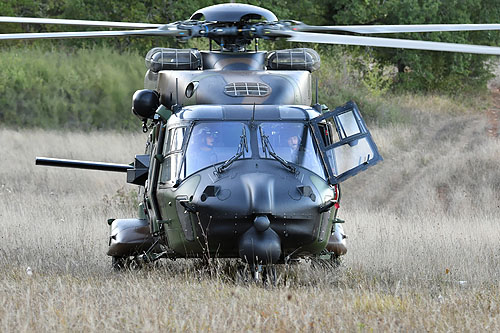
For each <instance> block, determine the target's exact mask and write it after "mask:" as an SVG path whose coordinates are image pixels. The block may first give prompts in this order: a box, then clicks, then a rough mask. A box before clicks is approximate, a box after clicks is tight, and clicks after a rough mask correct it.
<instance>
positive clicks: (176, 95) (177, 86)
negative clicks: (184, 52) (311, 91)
mask: <svg viewBox="0 0 500 333" xmlns="http://www.w3.org/2000/svg"><path fill="white" fill-rule="evenodd" d="M316 82H318V81H316ZM317 87H318V86H317V83H316V98H318V91H317ZM175 104H177V105H179V78H178V77H176V78H175Z"/></svg>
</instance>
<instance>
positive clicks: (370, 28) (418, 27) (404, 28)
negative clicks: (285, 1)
mask: <svg viewBox="0 0 500 333" xmlns="http://www.w3.org/2000/svg"><path fill="white" fill-rule="evenodd" d="M294 30H296V31H302V32H329V31H345V32H355V33H358V34H388V33H398V32H439V31H478V30H479V31H481V30H483V31H484V30H500V24H405V25H330V26H315V25H298V26H295V27H294Z"/></svg>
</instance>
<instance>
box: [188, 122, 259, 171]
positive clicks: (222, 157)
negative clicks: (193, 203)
mask: <svg viewBox="0 0 500 333" xmlns="http://www.w3.org/2000/svg"><path fill="white" fill-rule="evenodd" d="M242 133H244V135H245V136H246V137H247V138H250V131H249V129H248V126H247V125H246V124H244V123H242V122H236V121H231V122H228V121H225V122H223V123H221V122H217V123H215V122H200V123H197V124H195V126H194V127H193V129H192V131H191V135H190V137H189V142H188V144H187V148H186V155H185V170H186V175H187V176H189V175H191V174H192V173H194V172H196V171H198V170H201V169H203V168H206V167H208V166H214V165H216V164H218V163H223V162H226V161H227V160H229V159H231V158H232V157H234V156H235V154H236V153H237V152H238V148H239V145H240V143H241V136H242V135H243V134H242ZM251 156H252V151H251V148H250V145H248V151H246V150H243V154H242V156H241V157H240V158H249V157H251Z"/></svg>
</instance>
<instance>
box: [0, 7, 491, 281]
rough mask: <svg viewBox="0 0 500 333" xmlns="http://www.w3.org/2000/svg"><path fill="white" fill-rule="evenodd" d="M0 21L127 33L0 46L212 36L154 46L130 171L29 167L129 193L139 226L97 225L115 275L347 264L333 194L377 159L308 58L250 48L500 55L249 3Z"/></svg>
mask: <svg viewBox="0 0 500 333" xmlns="http://www.w3.org/2000/svg"><path fill="white" fill-rule="evenodd" d="M0 22H17V23H37V24H69V25H80V26H103V27H113V28H128V29H132V30H125V31H86V32H52V33H24V34H18V33H16V34H3V35H0V39H3V40H6V39H47V38H97V37H113V36H169V37H174V38H178V39H180V40H187V39H191V38H208V39H209V41H210V49H209V50H207V51H199V50H197V49H171V48H161V47H158V48H154V49H152V50H150V51H149V52H148V53H147V55H146V59H145V60H146V66H147V72H146V75H145V83H144V89H142V90H138V91H137V92H135V94H134V96H133V101H132V112H133V114H134V115H136V116H137V117H138V118H139V119H140V120H141V121H142V126H143V129H144V132H149V134H148V139H147V142H146V148H145V153H144V154H140V155H136V156H135V160H134V162H133V163H131V164H130V165H127V164H111V163H99V162H87V161H75V160H63V159H54V158H44V157H40V158H37V159H36V164H37V165H46V166H58V167H71V168H82V169H93V170H104V171H113V172H124V173H127V182H128V183H130V184H136V185H138V186H139V197H140V204H139V207H138V216H137V217H134V218H128V219H110V220H108V223H109V225H110V236H109V249H108V252H107V254H108V255H109V256H111V257H112V265H113V267H114V268H117V269H120V268H124V267H127V266H129V265H136V264H137V263H144V262H154V261H156V260H159V259H161V258H213V257H217V258H240V259H241V261H242V262H244V263H246V265H247V267H249V272H250V273H251V274H252V277H253V278H255V279H257V278H258V277H259V274H260V273H261V272H262V269H265V268H266V267H271V269H272V268H273V267H275V266H274V265H275V264H280V263H287V262H293V261H294V260H298V259H300V258H316V259H321V260H326V261H335V260H337V258H339V257H340V256H342V255H344V254H345V253H346V251H347V247H346V239H345V238H346V236H345V234H344V231H343V228H342V223H343V222H344V221H342V220H341V219H339V218H338V217H337V212H338V209H339V202H340V199H341V191H340V183H341V182H343V181H344V180H346V179H348V178H349V177H352V176H354V175H356V174H357V173H359V172H361V171H363V170H366V169H367V168H369V167H371V166H373V165H375V164H376V163H378V162H380V161H382V157H381V156H380V154H379V152H378V150H377V147H376V145H375V143H374V141H373V139H372V137H371V135H370V132H369V131H368V129H367V127H366V125H365V122H364V121H363V118H362V117H361V113H360V111H359V108H358V107H357V105H356V104H355V103H354V102H352V101H351V102H347V103H346V104H345V105H343V106H340V107H337V108H335V109H333V110H329V109H328V108H327V107H326V106H324V105H321V104H320V103H319V101H318V100H317V91H316V100H315V103H313V91H312V90H313V89H312V84H311V73H312V72H314V71H315V70H317V69H318V68H319V67H320V57H319V55H318V53H317V52H316V51H314V50H312V49H308V48H296V49H286V50H275V51H270V52H266V51H260V50H259V47H258V41H259V39H265V40H275V39H279V38H285V39H287V40H288V41H292V42H310V43H328V44H346V45H364V46H375V47H391V48H408V49H419V50H434V51H450V52H468V53H480V54H493V55H500V48H499V47H491V46H479V45H463V44H450V43H437V42H426V41H414V40H403V39H391V38H379V37H366V36H359V35H362V34H371V33H377V34H381V33H398V32H432V31H465V30H499V29H500V24H463V25H462V24H444V25H443V24H431V25H399V26H387V25H374V26H310V25H307V24H304V23H302V22H297V21H290V20H278V19H277V17H276V16H275V15H274V14H273V13H272V12H271V11H269V10H267V9H264V8H260V7H256V6H252V5H246V4H220V5H215V6H210V7H206V8H203V9H200V10H198V11H197V12H195V13H194V14H193V15H192V16H191V18H190V19H189V20H186V21H179V22H175V23H170V24H165V25H158V24H145V23H121V22H103V21H82V20H62V19H40V18H15V17H1V18H0ZM332 32H333V33H335V32H337V33H341V34H332ZM353 34H357V35H353ZM252 42H253V43H254V47H251V44H252ZM213 43H215V44H216V47H215V49H214V48H213V47H212V45H213Z"/></svg>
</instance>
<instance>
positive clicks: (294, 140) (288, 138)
mask: <svg viewBox="0 0 500 333" xmlns="http://www.w3.org/2000/svg"><path fill="white" fill-rule="evenodd" d="M260 128H261V129H262V134H264V135H265V136H267V137H268V140H269V141H268V142H269V144H271V146H272V148H273V149H274V152H275V153H276V154H277V155H278V156H279V157H281V158H282V159H284V160H285V161H288V162H291V163H294V164H296V165H300V166H301V167H304V168H306V169H308V170H311V171H312V172H314V173H316V174H318V175H319V176H321V177H323V178H324V177H325V173H324V171H323V167H322V166H321V161H320V158H319V155H318V153H317V150H316V149H315V147H314V144H313V141H312V135H311V131H310V129H309V127H308V126H307V125H306V124H303V123H291V122H290V123H286V122H280V123H274V122H263V123H261V124H260ZM258 135H259V140H258V143H259V156H260V157H261V158H272V157H271V156H270V155H269V152H268V150H266V149H263V148H262V138H261V137H260V132H259V134H258Z"/></svg>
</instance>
